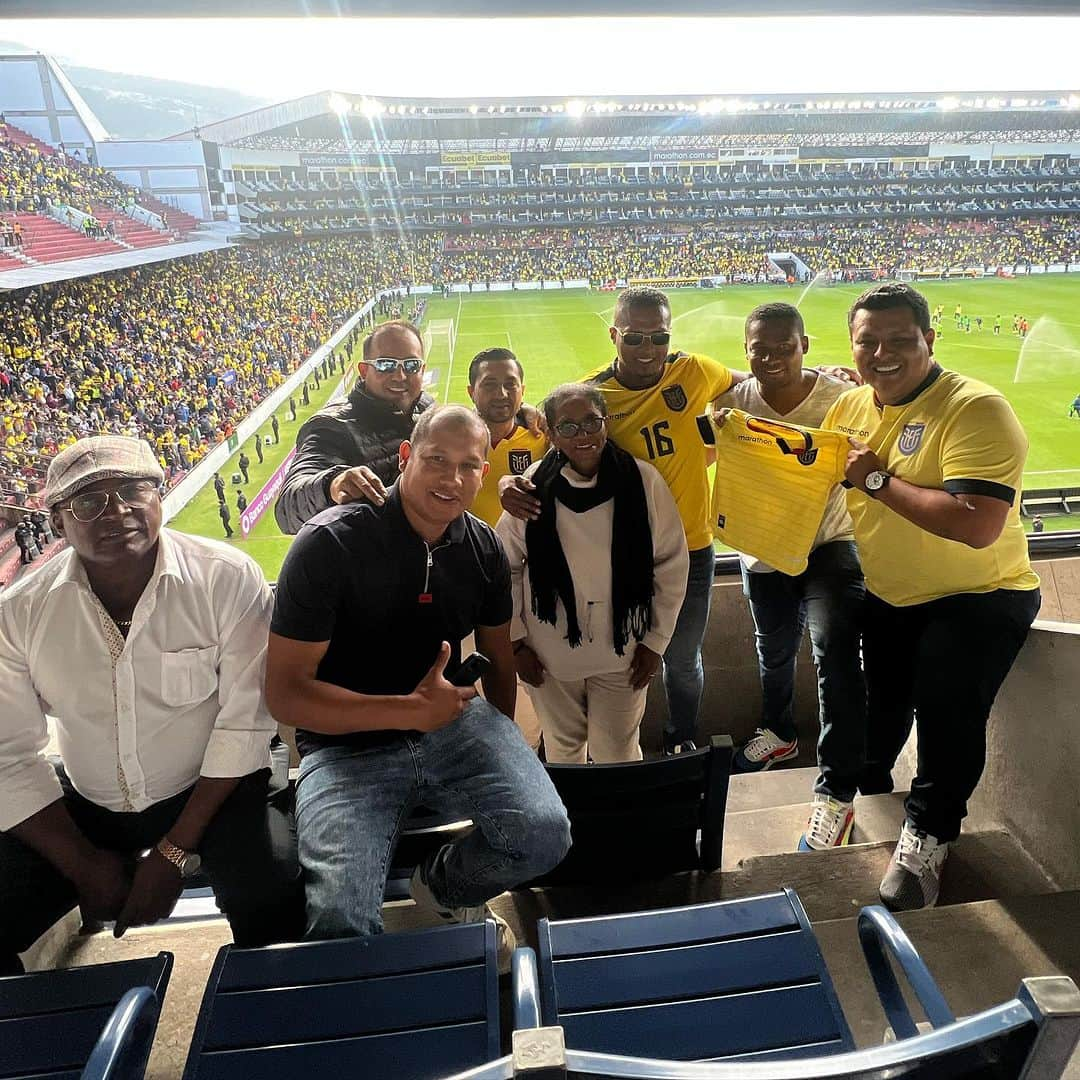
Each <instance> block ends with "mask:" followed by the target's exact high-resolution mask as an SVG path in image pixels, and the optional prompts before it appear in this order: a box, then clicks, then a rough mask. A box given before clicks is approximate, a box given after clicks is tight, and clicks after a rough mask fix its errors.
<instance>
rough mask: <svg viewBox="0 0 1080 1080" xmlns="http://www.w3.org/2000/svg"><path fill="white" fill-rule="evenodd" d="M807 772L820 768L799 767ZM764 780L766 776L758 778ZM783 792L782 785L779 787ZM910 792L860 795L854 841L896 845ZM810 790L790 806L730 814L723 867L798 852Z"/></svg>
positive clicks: (853, 833) (857, 797)
mask: <svg viewBox="0 0 1080 1080" xmlns="http://www.w3.org/2000/svg"><path fill="white" fill-rule="evenodd" d="M792 771H793V772H798V773H806V772H814V776H815V777H816V775H817V773H816V770H808V769H798V770H792ZM758 779H764V777H758ZM777 791H778V792H781V789H780V788H777ZM906 795H907V792H904V791H896V792H893V793H892V794H891V795H868V796H856V798H855V827H854V829H853V830H852V833H851V843H852V844H876V843H883V842H886V843H889V844H895V843H896V838H897V837H898V836H899V835H900V826H901V825H902V824H903V822H904V797H905V796H906ZM810 797H811V794H810V790H809V789H808V788H807V789H805V790H804V791H803V798H802V801H800V802H796V803H792V804H790V805H780V806H766V807H764V808H762V809H759V810H742V811H736V812H735V813H730V812H729V813H728V814H727V815H726V817H725V819H724V859H723V863H722V867H721V868H722V869H723V870H735V869H737V868H738V866H739V864H740V863H741V862H742V860H744V859H748V858H752V857H754V856H759V855H784V854H787V853H789V852H793V851H795V849H796V847H797V846H798V843H799V837H800V836H802V833H803V831H804V829H805V828H806V820H807V817H808V815H809V803H810Z"/></svg>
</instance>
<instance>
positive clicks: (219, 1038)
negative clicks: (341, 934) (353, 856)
mask: <svg viewBox="0 0 1080 1080" xmlns="http://www.w3.org/2000/svg"><path fill="white" fill-rule="evenodd" d="M498 1053H499V1000H498V974H497V960H496V946H495V924H494V923H493V922H491V921H490V920H489V921H487V922H485V923H482V924H481V923H473V924H470V925H464V926H447V927H440V928H438V929H435V930H417V931H410V932H406V933H400V934H383V935H380V936H378V937H373V938H366V939H360V938H348V939H342V940H339V941H320V942H312V943H309V944H303V945H274V946H269V947H267V948H263V949H237V948H234V947H233V946H232V945H226V946H225V947H224V948H223V949H222V950H221V951H220V952H219V953H218V956H217V960H216V961H215V963H214V968H213V970H212V971H211V973H210V979H209V981H208V983H207V987H206V993H205V995H204V997H203V1002H202V1008H201V1009H200V1011H199V1016H198V1020H197V1021H196V1025H195V1034H194V1037H193V1039H192V1044H191V1051H190V1054H189V1055H188V1060H187V1066H186V1068H185V1070H184V1080H249V1078H252V1077H258V1078H259V1080H277V1078H282V1080H284V1078H290V1080H291V1078H294V1077H318V1076H323V1075H328V1074H329V1075H333V1074H339V1075H343V1076H356V1077H361V1076H365V1077H373V1078H374V1077H393V1078H394V1080H424V1078H430V1077H436V1076H440V1075H444V1074H445V1073H447V1072H453V1071H460V1070H462V1069H467V1068H471V1067H474V1066H478V1065H482V1064H484V1063H485V1062H488V1061H491V1060H493V1059H494V1058H495V1057H496V1056H497V1055H498Z"/></svg>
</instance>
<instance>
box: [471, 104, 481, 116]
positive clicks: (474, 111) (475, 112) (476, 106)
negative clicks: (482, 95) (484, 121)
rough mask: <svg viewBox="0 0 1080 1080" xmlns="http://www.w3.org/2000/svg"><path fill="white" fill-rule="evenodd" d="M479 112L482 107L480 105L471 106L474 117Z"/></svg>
mask: <svg viewBox="0 0 1080 1080" xmlns="http://www.w3.org/2000/svg"><path fill="white" fill-rule="evenodd" d="M479 111H480V106H479V105H470V106H469V112H471V113H472V114H473V116H475V115H476V114H477V113H478V112H479Z"/></svg>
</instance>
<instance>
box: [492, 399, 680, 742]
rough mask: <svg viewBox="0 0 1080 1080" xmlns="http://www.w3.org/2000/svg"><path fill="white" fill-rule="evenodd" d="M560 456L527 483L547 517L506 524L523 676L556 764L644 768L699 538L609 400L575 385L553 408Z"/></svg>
mask: <svg viewBox="0 0 1080 1080" xmlns="http://www.w3.org/2000/svg"><path fill="white" fill-rule="evenodd" d="M544 414H545V416H546V419H547V426H548V437H549V438H550V439H551V443H552V449H551V450H550V451H549V452H548V453H547V454H546V455H545V456H544V458H543V460H541V461H540V462H538V463H537V464H536V465H534V466H533V467H532V468H531V469H530V470H529V471H528V472H527V473H526V474H525V475H526V476H528V477H529V478H530V479H531V480H532V482H533V483H534V484H535V485H536V495H537V497H538V498H539V499H540V504H541V511H540V516H539V518H537V519H536V520H535V521H529V522H525V521H521V520H519V519H517V518H514V517H511V516H510V515H509V514H503V516H502V518H501V519H500V521H499V523H498V526H497V529H496V531H497V532H498V534H499V538H500V539H501V540H502V542H503V546H504V547H505V548H506V553H507V555H508V556H509V558H510V572H511V577H512V583H513V585H512V587H513V592H514V603H515V613H514V617H513V621H512V623H511V632H510V636H511V638H512V639H513V641H514V656H515V659H516V661H517V669H518V674H519V675H520V676H521V678H522V680H523V681H524V682H525V683H526V685H527V687H528V692H529V696H530V697H531V698H532V702H533V706H534V708H535V709H536V713H537V716H538V717H539V719H540V723H541V726H542V727H543V730H544V746H545V750H546V753H547V760H548V761H551V762H570V763H583V762H584V761H585V760H586V758H587V757H590V758H592V760H593V761H595V762H613V761H635V760H637V759H639V758H640V757H641V747H640V745H639V742H638V730H639V728H640V726H641V717H642V714H643V713H644V712H645V695H646V693H647V691H648V686H649V681H650V680H651V679H652V678H653V676H654V675H655V674H656V671H657V667H658V666H659V663H660V656H661V654H662V653H663V651H664V649H665V648H667V644H668V641H669V639H670V638H671V635H672V633H673V631H674V629H675V620H676V619H677V618H678V614H679V608H680V606H681V604H682V601H683V594H684V593H685V591H686V575H687V567H688V555H687V550H686V535H685V533H684V531H683V527H682V522H681V519H680V518H679V512H678V509H677V508H676V506H675V500H674V499H673V498H672V496H671V492H670V491H669V490H668V486H667V484H666V483H665V482H664V480H663V478H662V477H661V476H660V474H659V473H658V472H657V471H656V470H655V469H654V468H653V467H652V466H651V465H649V464H648V463H647V462H643V461H638V460H637V459H636V458H634V457H632V456H631V455H630V454H628V453H627V452H626V451H624V450H621V449H619V448H618V447H617V446H616V445H615V444H614V443H612V442H609V441H608V438H607V430H606V417H607V407H606V405H605V403H604V398H603V395H602V394H600V392H599V391H597V390H596V389H594V388H593V387H591V386H587V385H585V384H583V383H567V384H566V385H564V386H560V387H557V388H556V389H555V390H553V391H552V392H551V393H550V394H549V395H548V397H547V400H546V401H545V402H544Z"/></svg>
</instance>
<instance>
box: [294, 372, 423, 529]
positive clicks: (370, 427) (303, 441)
mask: <svg viewBox="0 0 1080 1080" xmlns="http://www.w3.org/2000/svg"><path fill="white" fill-rule="evenodd" d="M434 404H435V399H434V398H432V397H431V396H430V395H429V394H421V395H420V396H419V397H418V398H417V399H416V401H414V402H413V407H412V411H411V413H409V414H405V413H403V412H399V411H398V410H396V409H395V408H394V407H393V406H392V405H390V404H389V403H388V402H385V401H381V400H380V399H379V398H374V397H371V396H369V395H368V394H366V393H365V392H364V390H363V388H362V387H360V386H357V387H356V388H355V389H354V390H353V392H352V393H351V394H350V395H349V396H348V398H347V399H346V400H345V401H337V402H333V403H332V404H330V405H327V406H326V408H324V409H321V410H320V411H319V412H317V413H316V414H315V415H314V416H313V417H312V418H311V419H310V420H308V421H307V422H306V423H305V424H304V426H303V427H302V428H301V429H300V430H299V431H298V432H297V434H296V457H294V458H293V460H292V464H291V465H290V466H289V472H288V474H287V475H286V477H285V483H284V485H283V486H282V488H281V492H280V494H279V495H278V498H277V504H276V505H275V506H274V517H276V518H277V523H278V526H279V527H280V528H281V531H282V532H285V533H297V532H299V531H300V528H301V526H302V525H303V524H304V523H305V522H306V521H309V520H310V519H311V518H313V517H314V516H315V515H316V514H318V513H319V512H320V511H322V510H325V509H326V508H327V507H328V506H332V505H333V503H331V501H330V484H331V482H332V481H333V479H334V477H335V476H337V475H338V473H342V472H344V471H345V470H346V469H351V468H352V467H353V466H354V465H366V466H367V467H368V468H369V469H371V471H372V472H373V473H375V475H376V476H378V478H379V479H380V480H381V481H382V482H383V483H384V484H385V485H386V486H387V487H389V486H390V485H391V484H392V483H393V482H394V480H395V478H396V477H397V475H398V447H399V446H401V443H402V441H403V440H405V439H408V438H409V437H410V436H411V435H412V429H413V425H414V424H415V423H416V421H417V418H418V417H419V416H420V414H421V413H422V412H423V411H424V410H425V409H428V408H430V407H431V406H432V405H434Z"/></svg>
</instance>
